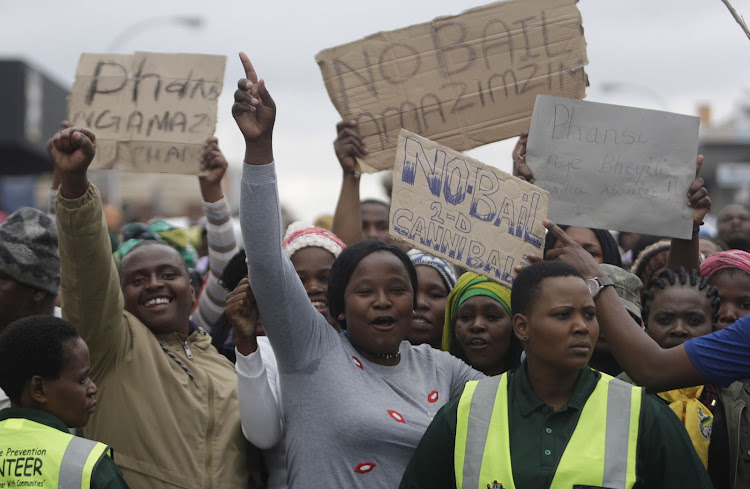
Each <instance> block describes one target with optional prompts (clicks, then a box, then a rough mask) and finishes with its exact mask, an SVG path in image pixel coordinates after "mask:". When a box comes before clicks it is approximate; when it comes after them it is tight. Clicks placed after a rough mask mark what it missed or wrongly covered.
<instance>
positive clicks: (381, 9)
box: [0, 0, 750, 221]
mask: <svg viewBox="0 0 750 489" xmlns="http://www.w3.org/2000/svg"><path fill="white" fill-rule="evenodd" d="M485 3H486V2H482V1H481V0H452V1H448V0H379V1H378V2H364V1H361V0H360V1H353V0H348V1H344V0H317V1H315V2H302V1H299V0H297V1H294V0H275V1H273V2H257V1H255V2H253V1H250V2H236V1H230V0H212V1H210V2H206V1H197V0H182V1H180V2H165V1H155V0H150V1H146V0H128V1H127V2H113V1H110V0H99V1H97V2H90V1H86V2H83V1H78V0H67V1H64V2H61V1H58V0H54V1H53V0H35V1H33V2H10V1H9V0H3V1H2V2H0V58H6V59H23V60H25V61H27V62H29V63H30V64H32V65H34V66H35V67H37V68H38V69H40V70H41V71H43V72H44V73H45V74H46V75H48V76H50V77H52V78H53V79H55V80H57V81H58V82H59V83H61V84H63V85H64V86H66V87H70V86H71V85H72V83H73V79H74V76H75V70H76V64H77V62H78V58H79V56H80V54H81V53H82V52H110V51H116V52H122V53H130V52H134V51H153V52H189V53H206V54H223V55H226V56H227V57H228V59H227V67H226V73H225V78H224V82H225V85H224V92H223V93H222V96H221V97H220V99H219V115H218V120H219V122H218V124H217V128H216V135H217V136H218V138H219V141H220V144H221V147H222V149H223V151H224V153H225V155H226V156H227V159H228V160H229V161H230V164H232V165H233V166H235V167H236V168H239V166H240V164H241V161H242V157H243V154H244V143H243V140H242V136H241V135H240V133H239V130H238V129H237V127H236V125H235V124H234V120H233V119H232V116H231V113H230V108H231V105H232V94H233V91H234V87H235V86H236V82H237V80H238V79H240V78H242V77H243V76H244V72H243V71H242V66H241V64H240V62H239V59H238V57H237V53H238V52H239V51H245V52H246V53H247V54H248V55H249V56H250V58H251V60H252V61H253V64H254V65H255V68H256V70H257V72H258V74H259V76H260V77H262V78H264V79H265V80H266V84H267V86H268V89H269V91H270V92H271V94H272V95H273V98H274V100H275V102H276V105H277V119H276V126H275V130H274V154H275V157H276V161H277V171H278V174H279V177H278V178H279V186H280V194H281V198H282V201H283V202H285V203H286V205H287V206H288V207H289V208H290V210H291V211H292V213H293V214H294V215H295V216H296V217H297V218H300V219H304V220H308V221H311V220H312V219H314V218H315V217H316V216H317V215H318V214H320V213H323V212H333V209H334V207H335V203H336V199H337V196H338V192H339V188H340V183H341V170H340V168H339V166H338V162H337V160H336V157H335V154H334V152H333V145H332V143H333V140H334V138H335V136H336V131H335V126H336V123H337V122H338V121H339V120H340V116H339V115H338V113H337V112H336V110H335V108H334V107H333V104H332V103H331V101H330V99H329V97H328V94H327V92H326V90H325V87H324V84H323V78H322V76H321V74H320V70H319V69H318V66H317V64H316V63H315V54H316V53H318V52H319V51H321V50H323V49H326V48H329V47H333V46H337V45H339V44H344V43H348V42H352V41H356V40H359V39H361V38H364V37H366V36H368V35H370V34H374V33H376V32H379V31H388V30H393V29H397V28H402V27H407V26H409V25H413V24H418V23H424V22H428V21H430V20H432V19H434V18H435V17H439V16H444V15H455V14H458V13H460V12H462V11H464V10H466V9H469V8H473V7H477V6H480V5H483V4H485ZM732 4H733V5H734V7H735V8H736V9H737V10H738V11H739V13H740V14H745V15H747V16H748V19H750V0H732ZM578 8H579V10H580V11H581V14H582V18H583V27H584V33H585V37H586V42H587V45H588V59H589V65H588V66H587V67H586V72H587V74H588V77H589V82H590V86H589V87H588V89H587V97H586V99H587V100H591V101H596V102H604V103H614V104H621V105H631V106H637V107H645V108H651V109H657V110H668V111H671V112H678V113H683V114H690V115H697V106H698V105H699V104H703V103H707V104H710V106H711V110H712V120H713V122H714V123H717V122H718V123H720V122H722V121H725V120H727V119H728V118H730V117H732V115H733V112H734V110H735V108H736V107H737V104H738V103H739V102H741V101H742V100H750V63H747V62H746V60H747V59H748V55H749V54H750V40H749V39H748V37H747V36H746V35H745V34H744V32H743V31H742V29H741V28H740V26H739V25H738V24H737V23H736V22H735V21H734V19H733V18H732V16H731V15H730V13H729V11H728V10H727V8H726V7H725V5H724V4H723V3H722V1H721V0H658V1H655V0H580V1H579V2H578ZM175 16H197V17H200V18H201V19H202V21H203V22H202V26H201V27H200V28H198V29H192V28H188V27H186V26H184V25H181V24H178V23H177V22H175V21H174V20H173V19H174V17H175ZM134 26H140V27H134ZM113 43H115V44H116V45H113ZM613 86H614V88H612V87H613ZM513 144H514V140H506V141H503V142H498V143H493V144H490V145H487V146H484V147H481V148H477V149H474V150H470V151H468V152H467V154H469V155H470V156H472V157H474V158H476V159H478V160H480V161H483V162H485V163H488V164H492V165H494V166H497V167H499V168H500V169H503V170H505V171H510V165H511V160H510V153H511V149H512V147H513ZM380 179H381V176H380V175H372V176H370V175H365V176H364V177H363V181H362V197H363V198H364V197H378V196H383V195H384V194H383V193H382V189H381V186H380Z"/></svg>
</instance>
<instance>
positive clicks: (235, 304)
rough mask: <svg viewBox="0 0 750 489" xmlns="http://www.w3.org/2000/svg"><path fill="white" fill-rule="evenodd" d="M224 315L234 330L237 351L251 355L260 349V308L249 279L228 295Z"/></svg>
mask: <svg viewBox="0 0 750 489" xmlns="http://www.w3.org/2000/svg"><path fill="white" fill-rule="evenodd" d="M225 304H226V305H225V309H224V313H225V314H226V315H227V319H229V323H230V324H231V325H232V327H233V328H234V342H235V345H236V346H237V350H238V351H239V352H240V353H242V354H243V355H249V354H250V353H252V352H254V351H255V350H257V349H258V342H257V336H256V331H257V328H258V319H259V317H258V307H257V305H256V304H255V296H254V295H253V290H252V289H251V288H250V282H249V281H248V280H247V278H243V279H242V280H240V283H238V284H237V287H235V288H234V290H233V291H231V292H230V293H229V294H228V295H227V300H226V303H225Z"/></svg>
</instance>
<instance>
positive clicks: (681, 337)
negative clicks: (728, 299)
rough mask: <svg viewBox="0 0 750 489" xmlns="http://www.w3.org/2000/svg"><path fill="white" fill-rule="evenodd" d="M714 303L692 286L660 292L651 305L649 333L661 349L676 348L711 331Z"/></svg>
mask: <svg viewBox="0 0 750 489" xmlns="http://www.w3.org/2000/svg"><path fill="white" fill-rule="evenodd" d="M711 318H712V315H711V303H710V302H709V300H708V298H707V297H706V295H705V294H704V293H703V291H700V290H698V289H696V288H694V287H689V286H683V285H678V286H672V287H667V288H666V289H664V290H661V291H660V292H658V293H657V294H656V296H655V297H654V299H653V300H652V301H651V308H650V310H649V313H648V322H647V323H646V332H647V333H648V335H649V336H650V337H651V338H653V339H654V341H656V342H657V343H659V346H661V347H662V348H673V347H675V346H677V345H681V344H683V343H685V342H686V341H687V340H689V339H690V338H697V337H698V336H703V335H706V334H709V333H710V332H711V330H712V324H711Z"/></svg>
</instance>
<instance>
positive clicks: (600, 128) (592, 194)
mask: <svg viewBox="0 0 750 489" xmlns="http://www.w3.org/2000/svg"><path fill="white" fill-rule="evenodd" d="M698 124H699V118H698V117H692V116H687V115H682V114H672V113H669V112H661V111H657V110H646V109H637V108H633V107H623V106H619V105H610V104H601V103H595V102H584V101H582V100H574V99H565V98H560V97H548V96H542V95H540V96H539V97H537V100H536V105H535V106H534V116H533V117H532V119H531V128H530V129H529V141H528V145H527V151H526V163H527V164H528V165H529V168H531V170H532V171H533V172H534V178H535V184H536V185H538V186H539V187H541V188H543V189H545V190H547V191H549V193H550V201H551V203H552V205H551V206H550V213H549V218H550V219H552V220H553V221H555V222H557V223H559V224H568V225H572V226H585V227H591V228H602V229H616V230H618V231H631V232H636V233H647V234H656V235H659V236H671V237H674V238H684V239H690V237H691V236H692V222H693V210H692V209H691V208H689V207H687V205H686V204H687V196H686V195H687V191H688V188H689V187H690V183H691V182H692V181H693V179H694V178H695V159H696V156H697V152H698Z"/></svg>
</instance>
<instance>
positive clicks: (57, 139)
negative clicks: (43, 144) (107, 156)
mask: <svg viewBox="0 0 750 489" xmlns="http://www.w3.org/2000/svg"><path fill="white" fill-rule="evenodd" d="M48 149H49V155H50V158H51V159H52V163H53V164H54V165H55V168H57V170H58V171H60V173H62V174H65V173H83V174H85V173H86V170H87V169H88V167H89V165H90V164H91V160H93V159H94V155H95V154H96V136H94V133H93V132H91V131H89V130H88V129H84V128H82V127H69V128H67V129H63V130H61V131H60V132H58V133H57V134H55V136H54V137H53V138H52V144H51V145H50V146H49V147H48Z"/></svg>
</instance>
